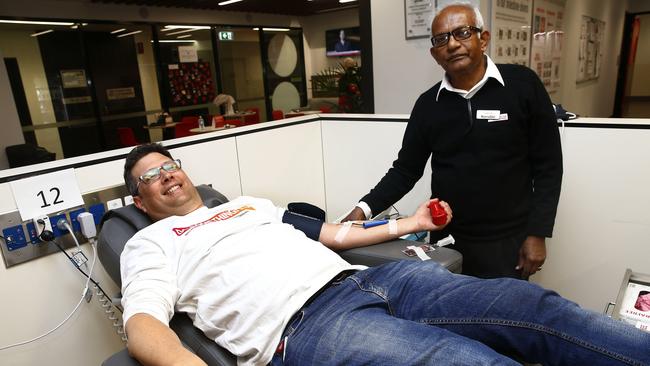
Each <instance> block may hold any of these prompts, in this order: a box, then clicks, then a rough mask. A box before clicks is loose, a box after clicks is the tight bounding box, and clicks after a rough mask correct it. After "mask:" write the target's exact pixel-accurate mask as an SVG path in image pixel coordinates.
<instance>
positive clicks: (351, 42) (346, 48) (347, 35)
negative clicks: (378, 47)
mask: <svg viewBox="0 0 650 366" xmlns="http://www.w3.org/2000/svg"><path fill="white" fill-rule="evenodd" d="M325 49H326V51H327V53H326V54H327V56H354V55H359V54H361V37H360V36H359V27H353V28H338V29H330V30H327V31H325Z"/></svg>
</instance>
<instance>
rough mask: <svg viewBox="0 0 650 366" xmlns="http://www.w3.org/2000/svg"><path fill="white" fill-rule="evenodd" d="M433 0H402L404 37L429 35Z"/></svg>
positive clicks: (424, 36) (433, 5)
mask: <svg viewBox="0 0 650 366" xmlns="http://www.w3.org/2000/svg"><path fill="white" fill-rule="evenodd" d="M434 8H435V4H434V0H404V19H405V27H406V30H405V31H406V39H412V38H428V37H431V21H432V20H433V11H434Z"/></svg>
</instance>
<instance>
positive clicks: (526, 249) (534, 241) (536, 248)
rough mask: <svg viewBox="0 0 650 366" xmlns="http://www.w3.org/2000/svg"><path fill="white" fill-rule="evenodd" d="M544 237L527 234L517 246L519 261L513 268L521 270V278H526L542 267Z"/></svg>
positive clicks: (544, 245) (544, 257) (544, 256)
mask: <svg viewBox="0 0 650 366" xmlns="http://www.w3.org/2000/svg"><path fill="white" fill-rule="evenodd" d="M545 240H546V239H545V238H541V237H539V236H528V237H526V240H524V243H523V244H522V245H521V248H519V262H518V263H517V267H515V269H517V270H521V278H524V279H526V278H528V277H529V276H530V275H532V274H534V273H535V272H537V271H539V270H540V269H542V264H544V261H545V260H546V241H545Z"/></svg>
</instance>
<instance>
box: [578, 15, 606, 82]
mask: <svg viewBox="0 0 650 366" xmlns="http://www.w3.org/2000/svg"><path fill="white" fill-rule="evenodd" d="M604 32H605V22H603V21H602V20H598V19H595V18H592V17H588V16H586V15H583V16H582V23H581V25H580V43H579V46H578V75H577V77H576V83H579V82H582V81H588V80H593V79H598V77H599V76H600V63H601V61H602V58H603V54H602V42H603V34H604Z"/></svg>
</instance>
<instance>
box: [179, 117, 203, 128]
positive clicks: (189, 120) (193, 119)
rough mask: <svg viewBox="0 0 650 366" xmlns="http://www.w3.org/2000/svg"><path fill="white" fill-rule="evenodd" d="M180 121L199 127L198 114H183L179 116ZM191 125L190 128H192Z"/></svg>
mask: <svg viewBox="0 0 650 366" xmlns="http://www.w3.org/2000/svg"><path fill="white" fill-rule="evenodd" d="M181 123H189V124H191V125H192V126H194V127H199V116H185V117H182V118H181ZM194 127H192V128H194Z"/></svg>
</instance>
